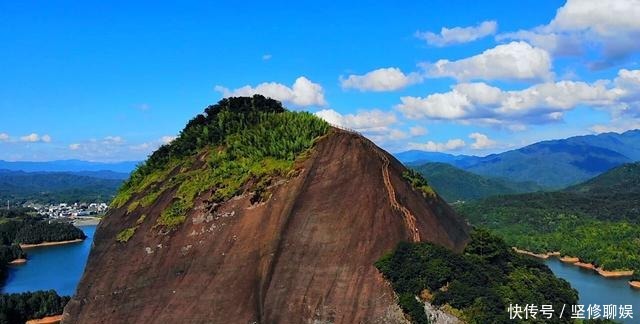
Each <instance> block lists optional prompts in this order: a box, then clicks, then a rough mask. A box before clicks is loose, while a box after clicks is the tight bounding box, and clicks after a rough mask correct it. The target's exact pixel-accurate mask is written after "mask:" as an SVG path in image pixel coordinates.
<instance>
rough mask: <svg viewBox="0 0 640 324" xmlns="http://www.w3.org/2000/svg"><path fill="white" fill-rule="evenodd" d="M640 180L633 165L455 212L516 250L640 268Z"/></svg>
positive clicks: (612, 266) (608, 266)
mask: <svg viewBox="0 0 640 324" xmlns="http://www.w3.org/2000/svg"><path fill="white" fill-rule="evenodd" d="M639 179H640V168H639V167H638V164H630V165H624V166H621V167H619V168H616V169H614V170H611V171H609V172H607V173H605V174H603V175H601V176H598V177H596V178H594V179H592V180H589V181H587V182H585V183H584V184H581V185H577V186H573V187H570V188H568V189H567V190H564V191H557V192H546V193H532V194H523V195H513V196H496V197H491V198H488V199H485V200H482V201H479V202H475V203H467V204H463V205H458V206H456V209H457V210H458V212H460V213H461V214H462V215H463V216H465V217H466V218H467V219H468V220H469V221H470V222H471V223H472V224H474V225H479V226H486V227H488V228H489V229H491V230H493V231H495V232H496V233H497V234H499V235H500V236H502V237H503V238H504V239H505V240H506V241H507V243H509V244H510V245H512V246H517V247H519V248H523V249H526V250H530V251H533V252H550V251H559V252H561V253H562V254H564V255H570V256H576V257H579V258H580V259H581V260H583V261H586V262H593V263H594V264H596V265H598V266H601V267H603V268H604V269H607V270H623V269H629V270H640V207H639V206H638V203H637V202H638V201H640V181H639Z"/></svg>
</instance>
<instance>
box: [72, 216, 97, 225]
mask: <svg viewBox="0 0 640 324" xmlns="http://www.w3.org/2000/svg"><path fill="white" fill-rule="evenodd" d="M101 220H102V218H100V217H83V218H76V219H75V220H74V221H73V222H71V224H73V226H76V227H80V226H92V225H98V224H100V221H101Z"/></svg>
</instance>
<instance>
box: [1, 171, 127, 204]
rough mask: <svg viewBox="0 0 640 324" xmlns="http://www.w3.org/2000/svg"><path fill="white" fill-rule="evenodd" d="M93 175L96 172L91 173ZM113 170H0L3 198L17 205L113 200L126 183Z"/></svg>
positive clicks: (2, 199)
mask: <svg viewBox="0 0 640 324" xmlns="http://www.w3.org/2000/svg"><path fill="white" fill-rule="evenodd" d="M88 175H93V176H88ZM122 182H123V178H122V176H121V174H118V173H113V172H99V174H96V173H95V172H84V173H82V175H79V174H73V173H67V172H23V171H8V170H0V201H4V202H6V201H7V200H10V201H11V202H12V204H13V205H18V204H21V203H24V202H26V201H32V202H39V203H60V202H67V203H73V202H107V203H108V202H110V201H111V199H113V196H114V195H115V193H116V191H117V190H118V187H119V186H120V185H121V184H122Z"/></svg>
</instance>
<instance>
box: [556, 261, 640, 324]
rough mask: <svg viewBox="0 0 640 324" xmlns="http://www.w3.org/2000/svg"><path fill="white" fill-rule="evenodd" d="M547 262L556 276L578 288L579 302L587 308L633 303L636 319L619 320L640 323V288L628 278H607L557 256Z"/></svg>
mask: <svg viewBox="0 0 640 324" xmlns="http://www.w3.org/2000/svg"><path fill="white" fill-rule="evenodd" d="M545 264H546V265H547V266H549V268H550V269H551V270H552V271H553V273H555V275H556V276H558V277H560V278H563V279H565V280H567V281H568V282H569V283H571V286H572V287H573V288H575V289H576V290H578V293H579V295H580V301H579V303H580V304H581V305H585V310H586V309H587V305H589V304H593V305H600V306H601V309H602V305H611V304H614V305H632V306H633V313H634V316H633V317H634V319H631V320H628V321H627V320H620V319H618V321H621V322H624V323H640V290H638V289H633V288H631V287H630V286H629V284H628V281H629V280H628V279H625V278H620V279H613V278H605V277H602V276H600V275H598V274H596V273H595V272H594V271H592V270H587V269H582V268H579V267H576V266H574V265H571V264H566V263H563V262H561V261H560V260H558V259H557V258H549V259H548V260H546V261H545ZM567 307H568V306H567ZM568 310H569V311H570V310H571V309H570V308H569V309H568ZM585 314H586V312H585Z"/></svg>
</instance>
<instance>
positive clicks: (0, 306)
mask: <svg viewBox="0 0 640 324" xmlns="http://www.w3.org/2000/svg"><path fill="white" fill-rule="evenodd" d="M69 299H70V297H67V296H63V297H60V296H58V294H57V293H56V292H55V291H54V290H49V291H35V292H26V293H19V294H2V295H0V324H15V323H24V322H26V321H28V320H31V319H37V318H42V317H45V316H52V315H60V314H62V310H63V309H64V306H65V305H66V304H67V302H69Z"/></svg>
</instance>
